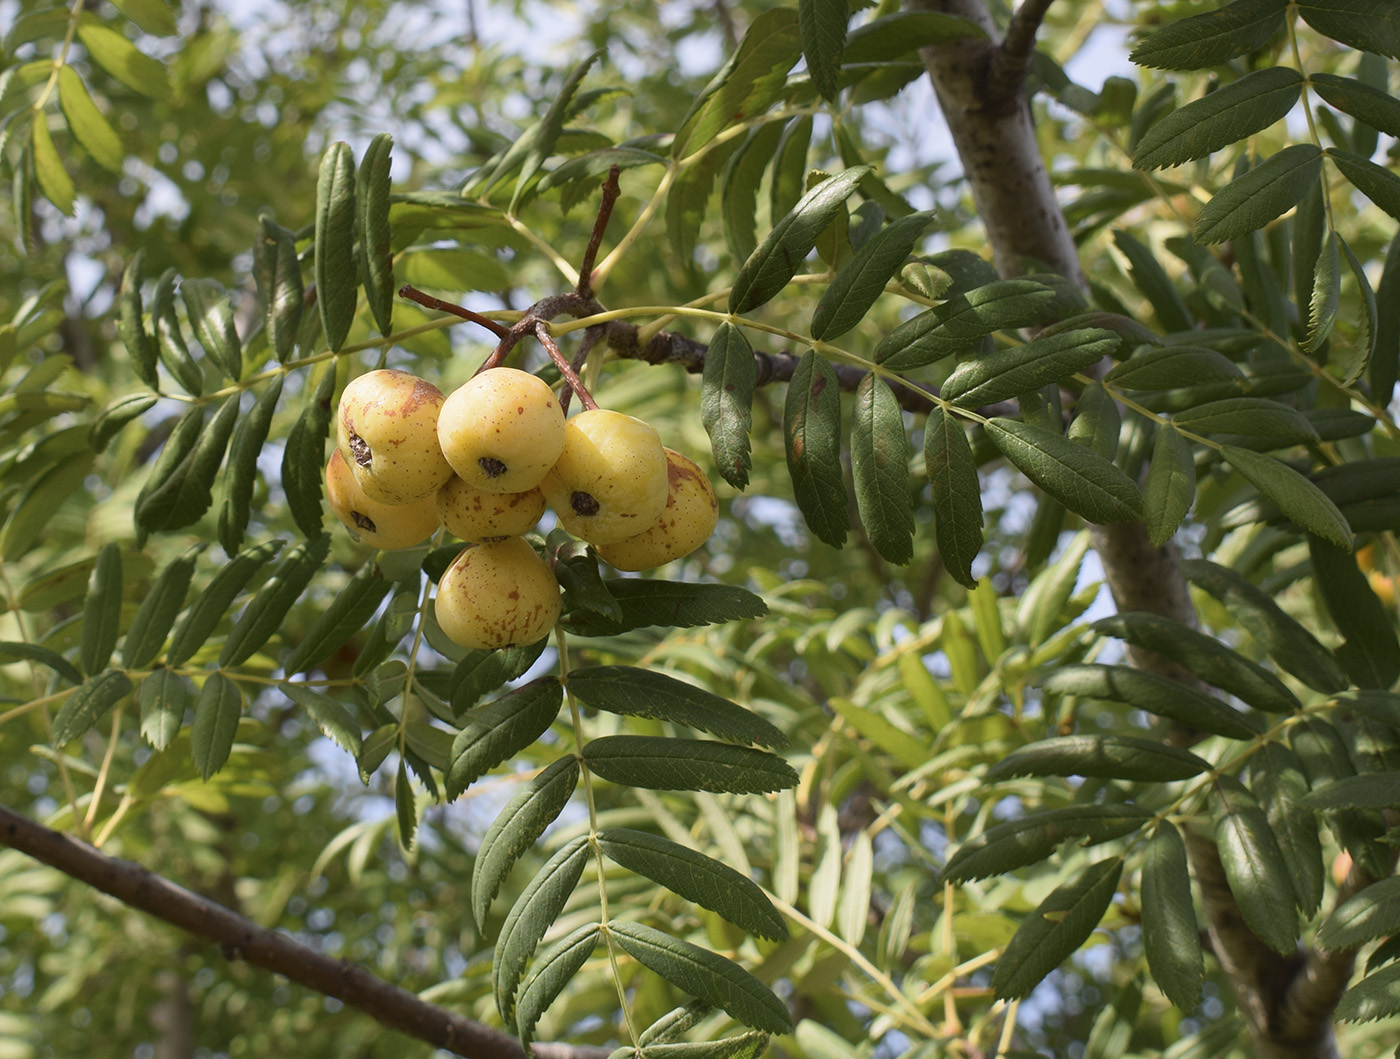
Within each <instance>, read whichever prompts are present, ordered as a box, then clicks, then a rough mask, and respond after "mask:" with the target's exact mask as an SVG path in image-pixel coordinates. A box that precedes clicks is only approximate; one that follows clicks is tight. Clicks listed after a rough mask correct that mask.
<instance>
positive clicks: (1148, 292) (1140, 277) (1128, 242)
mask: <svg viewBox="0 0 1400 1059" xmlns="http://www.w3.org/2000/svg"><path fill="white" fill-rule="evenodd" d="M1113 244H1114V245H1115V246H1116V247H1117V248H1118V250H1119V252H1121V253H1122V255H1123V256H1124V257H1126V258H1127V259H1128V277H1129V278H1130V279H1131V280H1132V281H1133V286H1135V287H1137V289H1138V290H1139V291H1141V292H1142V295H1143V297H1145V298H1146V299H1147V300H1148V301H1149V302H1151V304H1152V309H1153V311H1154V312H1155V313H1156V314H1157V320H1158V323H1160V324H1161V327H1162V330H1163V331H1166V332H1173V331H1189V330H1191V329H1192V327H1193V324H1194V321H1193V320H1192V317H1191V312H1190V310H1189V309H1187V307H1186V302H1185V300H1183V299H1182V297H1181V294H1180V292H1179V291H1178V290H1177V289H1176V287H1175V285H1174V284H1173V283H1172V281H1171V278H1170V277H1169V276H1168V275H1167V273H1166V270H1165V269H1164V268H1162V266H1161V263H1160V262H1158V260H1157V255H1156V254H1154V253H1153V252H1152V249H1151V248H1150V247H1148V246H1147V245H1145V244H1144V243H1142V242H1140V241H1139V240H1138V239H1137V238H1136V237H1135V236H1133V235H1131V234H1129V233H1128V232H1126V231H1122V230H1117V231H1115V232H1114V233H1113Z"/></svg>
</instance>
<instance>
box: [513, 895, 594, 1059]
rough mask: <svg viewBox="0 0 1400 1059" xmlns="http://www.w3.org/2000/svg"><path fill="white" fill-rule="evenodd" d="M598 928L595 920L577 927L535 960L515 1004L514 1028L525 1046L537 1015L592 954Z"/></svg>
mask: <svg viewBox="0 0 1400 1059" xmlns="http://www.w3.org/2000/svg"><path fill="white" fill-rule="evenodd" d="M601 929H602V928H601V927H600V926H599V924H597V923H589V924H587V925H585V926H582V927H578V928H577V929H575V930H573V931H571V932H570V933H568V934H566V935H564V937H562V938H560V939H559V940H558V941H556V942H555V943H554V944H553V945H550V946H549V948H547V949H545V951H544V952H542V953H540V955H539V958H538V959H536V960H535V963H534V966H533V967H531V968H530V973H529V974H528V975H526V976H525V979H524V982H523V983H522V986H521V989H520V991H519V994H518V997H517V1000H516V1005H515V1031H516V1034H517V1035H518V1036H519V1037H520V1043H521V1044H522V1045H523V1046H524V1047H525V1048H526V1049H528V1048H529V1047H530V1042H531V1041H532V1040H533V1039H534V1036H535V1024H536V1023H537V1022H539V1020H540V1016H541V1015H543V1014H544V1013H545V1011H546V1009H548V1007H549V1005H550V1004H552V1003H554V1000H555V998H556V997H558V996H559V994H560V993H562V992H563V991H564V987H565V986H566V985H568V984H569V983H570V982H571V981H573V979H574V976H575V975H577V974H578V972H579V968H581V967H582V966H583V965H584V964H585V963H586V962H587V961H588V957H590V956H592V955H593V949H594V947H595V946H596V945H597V944H598V936H599V933H600V932H601Z"/></svg>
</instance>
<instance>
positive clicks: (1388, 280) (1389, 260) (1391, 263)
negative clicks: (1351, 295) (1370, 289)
mask: <svg viewBox="0 0 1400 1059" xmlns="http://www.w3.org/2000/svg"><path fill="white" fill-rule="evenodd" d="M1397 298H1400V233H1397V234H1396V236H1395V237H1394V238H1392V239H1391V241H1390V247H1389V249H1387V250H1386V254H1385V264H1384V266H1383V267H1382V269H1381V278H1380V282H1379V283H1378V284H1377V285H1376V302H1377V304H1379V305H1394V304H1395V303H1396V299H1397ZM1375 342H1376V344H1375V352H1374V353H1373V354H1372V356H1371V364H1370V378H1369V382H1370V383H1371V390H1372V394H1373V398H1374V399H1375V400H1378V401H1380V402H1381V403H1383V404H1386V403H1389V401H1390V399H1391V396H1392V395H1393V394H1394V392H1395V380H1396V375H1397V374H1400V318H1397V314H1396V313H1381V314H1380V317H1379V318H1378V319H1377V321H1376V329H1375Z"/></svg>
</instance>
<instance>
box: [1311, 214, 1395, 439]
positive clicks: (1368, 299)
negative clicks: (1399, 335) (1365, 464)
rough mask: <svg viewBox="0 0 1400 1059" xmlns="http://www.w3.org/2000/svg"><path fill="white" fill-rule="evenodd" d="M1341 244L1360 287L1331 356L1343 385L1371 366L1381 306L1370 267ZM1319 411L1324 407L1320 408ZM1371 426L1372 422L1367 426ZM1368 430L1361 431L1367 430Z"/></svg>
mask: <svg viewBox="0 0 1400 1059" xmlns="http://www.w3.org/2000/svg"><path fill="white" fill-rule="evenodd" d="M1338 242H1339V243H1340V245H1341V251H1342V261H1343V262H1344V263H1345V264H1346V267H1347V271H1348V272H1350V273H1351V278H1352V283H1353V284H1355V287H1356V294H1357V298H1356V300H1357V301H1359V303H1360V304H1359V305H1357V304H1355V303H1351V304H1348V305H1346V306H1344V307H1343V309H1342V314H1341V318H1342V326H1341V327H1338V328H1335V329H1334V330H1333V332H1332V340H1331V343H1330V346H1329V349H1328V353H1327V359H1328V361H1329V362H1330V363H1331V364H1332V365H1333V371H1334V372H1335V373H1336V374H1337V375H1339V376H1340V378H1341V384H1342V385H1343V386H1348V387H1349V386H1354V385H1355V384H1356V383H1357V382H1358V381H1360V379H1361V377H1362V376H1363V375H1365V374H1366V370H1367V369H1368V368H1369V367H1370V364H1371V358H1372V357H1373V356H1374V355H1375V352H1376V335H1377V333H1378V332H1379V330H1380V310H1379V307H1378V305H1377V303H1376V292H1375V291H1374V290H1372V289H1371V281H1370V279H1368V278H1367V276H1366V270H1365V269H1364V268H1363V267H1362V264H1361V261H1360V260H1359V259H1358V258H1357V256H1356V252H1355V251H1354V250H1352V248H1351V247H1350V245H1348V243H1347V241H1346V240H1345V239H1340V238H1339V239H1338ZM1316 411H1320V409H1319V410H1316ZM1335 411H1337V412H1351V411H1352V410H1351V409H1335ZM1369 429H1370V425H1368V426H1367V427H1366V430H1369ZM1366 430H1362V431H1360V433H1365V432H1366Z"/></svg>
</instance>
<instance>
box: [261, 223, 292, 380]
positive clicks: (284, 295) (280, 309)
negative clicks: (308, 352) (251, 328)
mask: <svg viewBox="0 0 1400 1059" xmlns="http://www.w3.org/2000/svg"><path fill="white" fill-rule="evenodd" d="M253 278H254V280H255V281H256V282H257V287H258V297H259V298H260V299H261V300H262V305H263V329H264V330H265V331H266V332H267V343H268V345H269V346H271V347H272V351H273V353H274V354H275V355H276V357H277V361H278V363H284V362H285V361H286V360H287V358H288V357H290V356H291V355H292V351H293V349H294V348H295V347H296V340H297V328H298V326H299V325H300V323H301V313H302V308H303V297H304V292H303V289H302V282H301V263H300V262H299V261H298V260H297V247H296V240H295V238H294V237H293V235H292V233H291V232H289V231H288V230H287V229H286V228H283V227H282V226H281V225H279V224H278V223H277V222H276V221H274V220H273V219H272V218H271V217H269V216H267V215H266V214H263V215H262V216H261V217H259V218H258V236H257V239H256V240H255V241H254V243H253Z"/></svg>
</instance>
